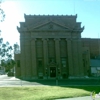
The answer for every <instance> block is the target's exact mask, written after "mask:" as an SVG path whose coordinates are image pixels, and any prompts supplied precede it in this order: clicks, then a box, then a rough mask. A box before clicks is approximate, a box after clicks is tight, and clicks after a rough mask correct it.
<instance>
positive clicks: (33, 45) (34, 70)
mask: <svg viewBox="0 0 100 100" xmlns="http://www.w3.org/2000/svg"><path fill="white" fill-rule="evenodd" d="M31 54H32V78H33V79H35V78H37V66H36V38H34V39H32V40H31Z"/></svg>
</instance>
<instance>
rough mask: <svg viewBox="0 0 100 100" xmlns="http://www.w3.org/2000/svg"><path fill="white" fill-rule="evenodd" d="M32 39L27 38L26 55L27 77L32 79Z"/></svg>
mask: <svg viewBox="0 0 100 100" xmlns="http://www.w3.org/2000/svg"><path fill="white" fill-rule="evenodd" d="M30 51H31V41H30V40H29V39H26V40H25V57H26V59H25V60H26V61H25V62H26V79H31V76H32V67H31V52H30Z"/></svg>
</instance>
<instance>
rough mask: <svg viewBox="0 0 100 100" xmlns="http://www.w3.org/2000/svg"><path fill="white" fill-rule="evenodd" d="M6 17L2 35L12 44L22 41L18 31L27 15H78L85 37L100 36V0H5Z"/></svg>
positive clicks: (3, 7)
mask: <svg viewBox="0 0 100 100" xmlns="http://www.w3.org/2000/svg"><path fill="white" fill-rule="evenodd" d="M1 7H2V9H3V10H4V12H5V14H6V17H5V21H4V22H2V23H0V29H1V30H2V33H1V36H2V37H3V38H4V41H9V42H10V44H11V45H13V44H14V43H16V42H17V43H18V44H19V43H20V41H19V39H20V34H19V33H18V31H17V26H19V27H20V25H19V22H24V14H26V15H34V14H35V15H76V14H77V22H82V23H81V27H83V26H84V27H85V29H84V31H83V32H82V33H81V36H82V37H83V38H100V35H99V34H100V0H3V2H2V5H1Z"/></svg>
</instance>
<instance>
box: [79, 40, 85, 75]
mask: <svg viewBox="0 0 100 100" xmlns="http://www.w3.org/2000/svg"><path fill="white" fill-rule="evenodd" d="M82 54H83V52H82V41H81V39H79V40H78V57H79V73H80V76H84V68H83V57H82Z"/></svg>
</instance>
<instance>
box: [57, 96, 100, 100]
mask: <svg viewBox="0 0 100 100" xmlns="http://www.w3.org/2000/svg"><path fill="white" fill-rule="evenodd" d="M56 100H93V99H92V98H91V97H90V96H85V97H76V98H66V99H56ZM95 100H100V98H98V99H95Z"/></svg>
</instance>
